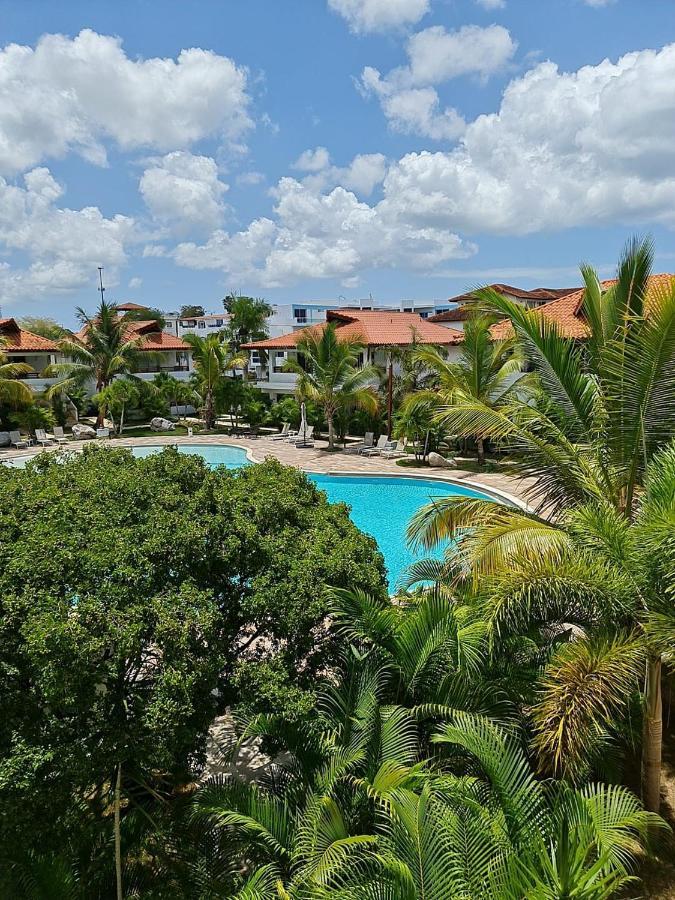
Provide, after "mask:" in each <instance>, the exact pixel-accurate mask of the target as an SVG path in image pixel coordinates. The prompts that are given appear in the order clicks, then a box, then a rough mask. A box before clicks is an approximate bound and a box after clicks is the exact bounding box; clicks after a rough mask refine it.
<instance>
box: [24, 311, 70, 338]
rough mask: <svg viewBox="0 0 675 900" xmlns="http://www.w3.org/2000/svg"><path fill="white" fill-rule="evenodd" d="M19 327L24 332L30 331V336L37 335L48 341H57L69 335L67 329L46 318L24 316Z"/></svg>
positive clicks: (54, 320)
mask: <svg viewBox="0 0 675 900" xmlns="http://www.w3.org/2000/svg"><path fill="white" fill-rule="evenodd" d="M19 325H20V326H21V327H22V328H23V329H25V330H26V331H30V332H32V334H39V335H40V336H41V337H44V338H48V339H49V340H50V341H59V340H61V338H64V337H67V336H68V334H69V332H68V329H67V328H64V327H63V325H59V323H58V322H57V321H56V319H50V318H49V317H48V316H24V317H23V318H22V319H21V320H20V321H19Z"/></svg>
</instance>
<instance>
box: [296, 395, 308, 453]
mask: <svg viewBox="0 0 675 900" xmlns="http://www.w3.org/2000/svg"><path fill="white" fill-rule="evenodd" d="M298 431H299V433H300V434H301V435H302V443H303V444H304V443H306V442H307V407H306V406H305V404H304V402H303V403H301V404H300V428H299V429H298Z"/></svg>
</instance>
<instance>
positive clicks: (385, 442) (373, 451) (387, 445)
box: [361, 434, 394, 456]
mask: <svg viewBox="0 0 675 900" xmlns="http://www.w3.org/2000/svg"><path fill="white" fill-rule="evenodd" d="M393 448H394V442H393V441H390V440H389V439H388V438H387V435H386V434H381V435H380V437H379V440H378V442H377V444H375V446H374V447H368V449H367V450H362V451H361V455H362V456H379V455H380V453H381V452H382V451H383V450H388V449H393Z"/></svg>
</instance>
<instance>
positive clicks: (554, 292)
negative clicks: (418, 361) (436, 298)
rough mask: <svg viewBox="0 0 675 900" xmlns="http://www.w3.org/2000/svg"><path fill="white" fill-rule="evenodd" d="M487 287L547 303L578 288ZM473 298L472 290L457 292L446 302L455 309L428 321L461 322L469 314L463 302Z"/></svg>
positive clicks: (511, 295) (500, 292) (500, 285)
mask: <svg viewBox="0 0 675 900" xmlns="http://www.w3.org/2000/svg"><path fill="white" fill-rule="evenodd" d="M489 287H491V288H492V290H493V291H497V293H498V294H507V295H508V296H510V297H516V298H518V299H519V300H533V301H536V302H537V303H548V302H549V301H552V300H557V299H559V298H560V297H565V296H566V295H567V294H572V293H575V292H576V291H578V290H579V288H534V290H531V291H526V290H525V289H524V288H518V287H513V285H510V284H491V285H489ZM475 299H476V298H475V295H474V292H473V291H468V292H467V293H466V294H459V295H458V296H457V297H451V298H450V299H449V300H448V303H457V304H459V306H458V307H457V308H455V309H449V310H446V311H445V312H441V313H436V315H435V316H430V317H429V321H430V322H463V321H464V320H465V319H467V318H468V317H469V315H470V314H471V313H470V310H469V309H468V308H464V304H465V303H467V302H469V301H471V300H475Z"/></svg>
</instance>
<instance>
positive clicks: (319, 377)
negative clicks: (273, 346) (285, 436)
mask: <svg viewBox="0 0 675 900" xmlns="http://www.w3.org/2000/svg"><path fill="white" fill-rule="evenodd" d="M361 350H362V344H361V342H360V340H359V338H358V336H353V335H352V336H349V337H344V336H340V337H338V333H337V328H336V326H335V324H334V323H332V322H329V323H327V325H326V326H325V327H324V328H322V329H314V328H311V329H307V330H306V331H305V332H304V333H303V334H302V336H301V337H300V340H299V341H298V344H297V351H298V353H299V354H301V355H302V356H303V358H304V366H301V365H300V363H298V362H295V361H289V362H287V363H286V365H285V367H284V368H285V369H286V371H290V372H296V373H297V374H298V376H299V377H298V385H297V394H298V397H299V398H300V399H301V400H312V401H314V403H316V404H317V406H319V407H320V408H321V409H322V410H323V414H324V416H325V418H326V422H327V423H328V447H329V449H330V450H334V449H335V416H336V414H337V412H338V410H340V409H342V408H344V407H357V408H359V409H363V410H364V411H365V412H368V413H370V414H371V415H374V414H375V412H376V411H377V407H378V399H377V393H376V391H375V389H374V387H373V383H374V382H375V381H376V380H377V376H378V372H377V369H376V367H375V366H372V365H366V366H361V367H358V366H357V364H356V362H357V358H358V355H359V353H360V352H361Z"/></svg>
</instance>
